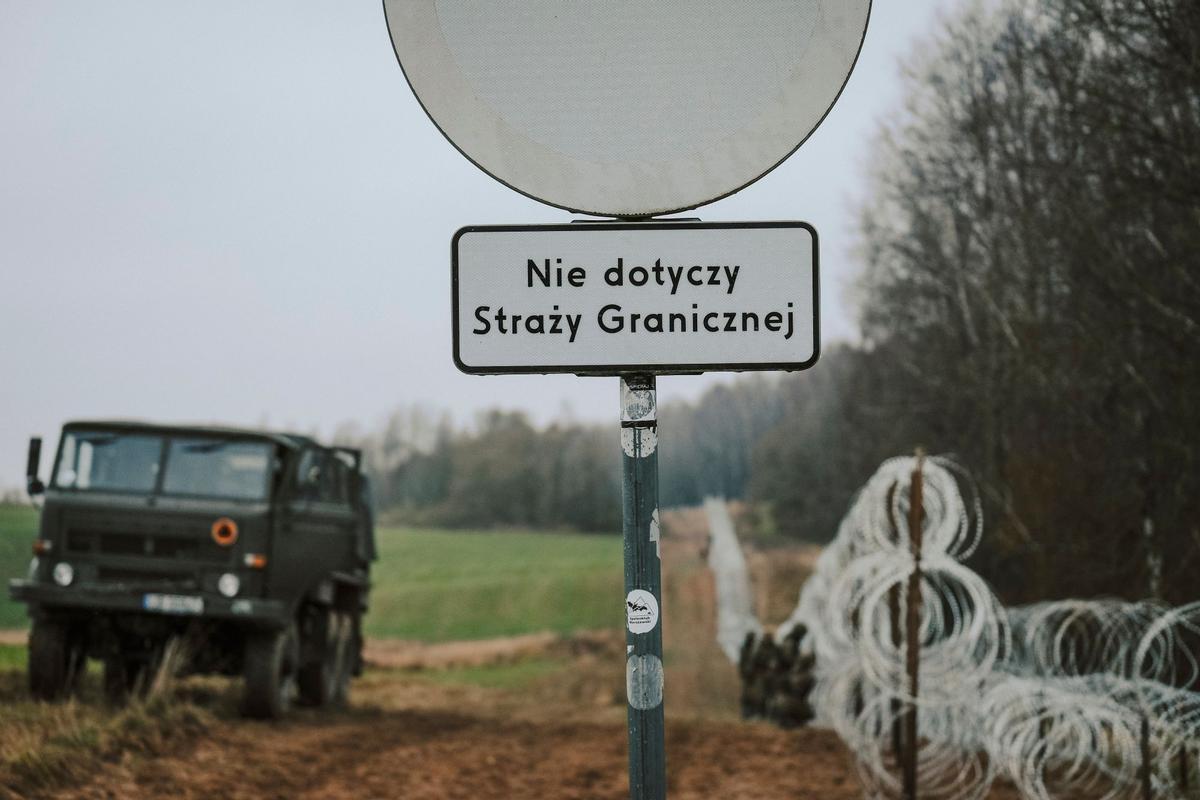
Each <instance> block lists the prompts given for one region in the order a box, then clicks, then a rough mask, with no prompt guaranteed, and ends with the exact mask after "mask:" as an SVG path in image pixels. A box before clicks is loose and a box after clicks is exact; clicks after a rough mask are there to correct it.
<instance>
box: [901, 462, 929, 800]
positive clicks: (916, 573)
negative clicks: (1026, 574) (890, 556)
mask: <svg viewBox="0 0 1200 800" xmlns="http://www.w3.org/2000/svg"><path fill="white" fill-rule="evenodd" d="M924 466H925V454H924V453H922V452H921V451H920V450H918V451H917V466H916V469H914V470H913V473H912V485H911V488H910V489H909V493H908V540H909V547H910V548H911V549H912V557H913V570H912V573H911V574H910V575H909V576H908V619H907V625H906V626H905V632H904V639H905V642H904V643H905V647H906V650H907V653H906V655H907V657H908V658H907V662H908V663H907V667H908V695H909V698H910V699H909V701H908V703H907V705H908V708H906V709H905V712H904V744H905V749H904V797H905V800H917V752H918V750H920V742H919V739H918V735H917V734H918V731H917V703H916V699H917V695H918V690H919V687H920V669H921V540H922V537H923V535H924V521H925V505H924V498H923V493H924V474H923V469H924Z"/></svg>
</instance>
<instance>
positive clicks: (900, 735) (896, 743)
mask: <svg viewBox="0 0 1200 800" xmlns="http://www.w3.org/2000/svg"><path fill="white" fill-rule="evenodd" d="M898 487H899V484H898V483H893V484H892V485H891V487H890V488H889V489H888V493H887V510H888V525H889V527H890V529H891V534H892V543H893V544H899V543H900V529H899V528H898V527H897V526H896V514H895V509H894V508H893V507H892V503H893V502H894V501H895V499H896V489H897V488H898ZM888 623H889V626H890V628H891V632H892V646H893V647H895V648H896V652H897V653H899V652H900V644H901V642H902V641H903V636H902V635H901V633H900V584H898V583H897V584H894V585H893V586H892V588H890V589H888ZM891 707H892V757H893V758H895V759H896V763H897V764H899V763H901V760H902V759H903V755H901V753H902V751H903V749H904V724H903V721H902V720H901V717H900V710H901V709H900V701H899V700H897V699H895V698H893V699H892V701H891Z"/></svg>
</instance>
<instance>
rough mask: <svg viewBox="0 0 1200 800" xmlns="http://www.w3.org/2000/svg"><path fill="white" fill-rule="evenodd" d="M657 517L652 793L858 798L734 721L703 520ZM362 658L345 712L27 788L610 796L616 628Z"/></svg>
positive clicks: (767, 594)
mask: <svg viewBox="0 0 1200 800" xmlns="http://www.w3.org/2000/svg"><path fill="white" fill-rule="evenodd" d="M666 523H667V524H666V525H665V527H666V528H667V534H666V537H665V540H664V554H663V556H664V579H665V583H666V595H667V596H666V600H665V608H664V617H663V619H664V634H665V640H666V666H667V678H666V680H667V684H666V687H667V688H666V703H667V716H668V726H667V763H668V782H669V787H670V797H671V798H673V800H688V799H689V798H695V799H697V800H698V799H699V798H722V799H723V800H738V799H739V798H745V799H746V800H773V799H774V798H779V799H780V800H783V799H784V798H787V800H798V799H801V800H802V799H803V798H812V799H813V800H850V799H851V798H859V797H861V796H862V793H861V790H860V788H859V786H858V784H857V782H856V780H855V777H854V771H853V763H852V760H851V759H850V757H849V754H848V753H847V751H846V750H845V748H844V747H843V745H842V744H841V742H840V741H839V740H838V738H837V737H836V736H835V735H834V734H832V733H831V732H829V731H825V730H817V729H811V728H808V729H803V730H799V731H791V732H786V731H782V730H779V729H777V728H774V727H771V726H769V725H766V724H763V723H745V722H743V721H741V720H740V719H738V717H737V696H738V681H737V675H736V672H735V670H734V668H733V666H732V665H731V664H729V663H728V661H726V660H725V657H724V656H723V655H722V653H721V652H720V650H719V649H718V648H717V647H716V644H715V642H714V639H713V629H714V598H713V586H712V580H711V577H710V576H709V573H708V572H707V570H706V569H705V567H704V563H703V547H704V539H705V536H704V530H705V529H704V525H703V522H702V520H701V519H700V518H698V517H694V516H687V515H680V516H676V517H674V518H668V519H667V520H666ZM813 556H814V553H813V552H811V551H782V552H774V553H771V554H769V555H763V554H752V555H751V558H750V566H751V571H752V572H753V573H754V575H755V580H756V583H757V584H759V586H760V587H761V586H766V587H768V588H766V589H761V590H760V591H759V598H760V599H759V606H760V609H759V612H760V614H761V615H763V616H765V618H766V621H767V622H768V623H777V622H779V621H780V620H781V619H783V618H784V617H786V614H787V612H788V611H790V609H791V607H792V605H793V604H794V598H795V593H796V591H797V590H798V588H799V582H800V581H801V580H802V579H803V577H804V576H805V575H806V574H807V570H808V569H809V568H810V567H811V563H812V558H813ZM367 656H368V661H369V662H370V663H371V664H372V669H371V670H370V671H369V672H368V674H367V675H366V676H364V677H363V678H361V679H359V680H358V681H357V682H356V684H355V686H354V689H353V693H352V699H351V704H350V707H349V708H348V709H346V710H343V711H339V712H333V713H329V712H324V713H322V712H316V711H311V710H300V711H298V712H295V713H293V714H292V715H291V717H290V718H289V719H287V720H286V721H284V722H281V723H261V722H249V721H243V720H240V719H237V718H236V715H234V714H232V713H219V714H217V715H216V718H215V722H213V723H212V725H211V726H210V728H209V729H208V732H207V733H206V734H205V735H203V736H202V737H201V738H200V739H199V740H196V741H190V742H187V743H185V744H182V745H180V746H179V747H178V748H176V749H174V750H172V751H169V752H167V753H165V754H160V755H158V756H156V757H153V758H151V757H148V756H145V755H138V754H126V755H125V756H124V757H123V758H122V759H121V760H119V761H118V762H116V763H110V764H107V765H105V766H104V767H103V768H101V769H100V770H99V771H98V772H97V773H96V774H95V775H94V776H92V777H91V779H90V780H89V781H87V782H85V783H83V784H82V785H75V786H70V787H60V788H57V789H56V790H55V791H53V792H50V793H48V794H46V795H43V796H47V797H51V796H52V797H56V798H89V799H90V798H122V799H124V798H130V799H131V800H139V799H140V798H166V797H171V798H197V799H199V798H205V799H206V800H207V799H208V798H247V800H248V799H249V798H328V799H330V800H339V799H341V798H406V800H443V799H453V798H464V800H465V799H466V798H470V799H471V800H491V799H492V798H497V799H500V798H505V799H506V798H567V799H574V798H578V799H579V800H584V799H586V800H608V799H609V798H611V799H612V800H618V798H626V797H628V782H627V775H626V769H627V767H626V731H625V700H624V663H623V662H624V640H623V637H622V634H621V633H620V632H618V631H611V632H599V633H584V634H580V635H577V636H574V637H571V638H569V639H561V638H558V637H555V636H552V635H549V634H533V635H529V636H521V637H513V638H508V639H503V640H493V641H487V642H471V643H461V642H455V643H447V644H438V645H424V644H418V643H412V642H396V641H380V642H372V643H371V645H370V647H369V649H368V653H367ZM529 664H535V665H541V666H540V667H539V670H540V671H539V670H534V671H532V672H531V674H532V675H533V677H532V678H530V679H525V678H522V679H520V680H514V681H500V682H499V683H500V685H492V686H491V687H490V688H486V686H485V685H486V684H487V683H488V682H487V681H483V683H484V684H485V685H477V684H478V683H480V681H477V680H458V679H454V680H446V678H447V676H453V675H455V674H460V675H461V673H462V671H463V669H464V668H466V669H470V670H475V671H476V674H477V673H478V671H479V670H483V671H488V670H492V671H495V672H496V674H497V675H511V674H520V671H521V669H522V665H529ZM456 670H457V671H458V672H457V673H456ZM514 671H515V672H514ZM207 686H210V687H213V688H211V691H212V692H213V701H212V702H213V705H214V706H215V707H219V706H221V705H222V704H224V705H225V706H226V707H232V706H233V705H234V704H235V702H236V701H235V700H231V698H233V697H235V696H236V691H237V688H236V686H235V685H233V684H232V683H230V684H224V685H223V684H221V683H219V682H217V683H213V682H211V681H210V683H209V684H207ZM35 796H37V795H35ZM995 797H996V798H1000V797H1001V795H1000V794H996V795H995ZM1005 797H1007V795H1005Z"/></svg>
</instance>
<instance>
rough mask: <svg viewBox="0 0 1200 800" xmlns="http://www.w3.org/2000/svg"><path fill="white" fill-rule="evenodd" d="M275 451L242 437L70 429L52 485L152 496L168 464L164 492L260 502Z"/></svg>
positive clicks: (268, 445)
mask: <svg viewBox="0 0 1200 800" xmlns="http://www.w3.org/2000/svg"><path fill="white" fill-rule="evenodd" d="M164 441H165V442H166V447H165V456H166V461H165V467H164V461H163V457H164ZM273 452H274V449H273V446H272V445H270V444H268V443H267V442H256V441H247V440H243V439H219V438H215V437H201V436H192V437H174V436H170V437H168V436H161V435H154V434H141V433H122V432H118V431H77V430H76V431H68V432H67V433H66V434H65V435H64V436H63V442H62V452H61V455H60V456H59V461H58V469H57V471H56V472H55V474H54V486H55V487H56V488H59V489H73V490H82V491H88V490H91V491H112V492H130V493H138V494H152V493H153V492H154V491H155V489H156V487H157V486H158V485H159V473H160V472H162V471H163V470H164V468H165V470H166V471H165V474H163V475H162V487H161V489H160V491H161V492H162V493H163V494H168V495H182V496H189V497H212V498H221V499H228V500H262V499H265V498H266V497H267V492H268V490H269V485H270V484H269V479H270V474H271V467H272V464H273V457H272V456H273Z"/></svg>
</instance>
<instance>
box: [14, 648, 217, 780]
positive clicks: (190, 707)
mask: <svg viewBox="0 0 1200 800" xmlns="http://www.w3.org/2000/svg"><path fill="white" fill-rule="evenodd" d="M182 657H183V654H182V653H181V652H179V651H173V652H169V653H168V655H167V658H166V659H164V668H163V669H160V670H159V671H158V673H157V674H156V675H155V676H154V678H153V680H152V681H151V685H150V687H149V689H148V691H147V692H146V694H145V696H144V697H142V698H139V699H136V700H134V701H132V702H130V703H129V704H128V705H127V706H125V707H123V708H120V709H114V708H113V707H112V706H110V705H108V704H107V703H105V702H104V700H103V696H102V691H101V686H100V676H99V675H98V674H96V672H95V671H94V670H93V671H91V672H89V674H87V675H85V676H84V677H83V680H82V682H81V686H80V691H79V694H78V696H77V697H76V698H74V699H71V700H68V701H66V702H62V703H40V702H34V701H33V700H31V699H30V697H29V693H28V690H27V688H26V685H25V684H26V679H25V673H24V671H23V670H7V671H4V672H0V797H13V798H18V797H50V796H53V795H54V790H55V788H56V787H61V786H65V785H69V784H74V783H79V782H81V781H83V780H85V779H87V778H88V777H89V776H91V775H92V774H94V773H95V772H96V770H97V768H98V767H99V766H100V765H101V764H102V763H105V762H113V761H119V760H125V759H130V758H139V757H146V756H154V755H158V754H161V753H164V752H167V751H168V750H170V749H172V748H174V747H177V746H178V745H180V744H181V743H183V742H187V741H190V740H192V739H194V738H195V737H196V736H198V735H199V734H201V733H203V732H204V731H206V730H207V729H208V728H209V727H210V725H211V724H212V722H213V720H214V718H215V717H214V711H215V710H217V709H220V708H221V707H222V706H223V705H225V704H224V703H222V702H221V699H222V698H220V697H218V695H220V692H219V691H216V690H214V688H213V687H212V686H208V685H206V684H205V683H204V682H202V681H201V682H193V681H187V682H184V683H178V682H176V681H175V680H174V679H173V677H172V676H173V674H174V671H173V669H174V667H176V666H177V665H178V664H179V663H181V659H182ZM214 700H216V701H217V702H215V703H214V702H213V701H214ZM201 703H203V704H204V706H206V707H203V708H202V707H201V705H200V704H201ZM231 703H232V701H230V704H231Z"/></svg>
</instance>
